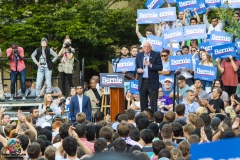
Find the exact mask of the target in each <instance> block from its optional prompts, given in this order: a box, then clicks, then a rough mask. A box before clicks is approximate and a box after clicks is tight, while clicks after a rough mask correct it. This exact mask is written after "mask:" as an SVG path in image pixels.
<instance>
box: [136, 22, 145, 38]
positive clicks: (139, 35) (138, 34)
mask: <svg viewBox="0 0 240 160" xmlns="http://www.w3.org/2000/svg"><path fill="white" fill-rule="evenodd" d="M138 21H139V19H136V34H137V36H138V39H141V38H142V37H143V36H142V34H141V33H140V32H139V26H138Z"/></svg>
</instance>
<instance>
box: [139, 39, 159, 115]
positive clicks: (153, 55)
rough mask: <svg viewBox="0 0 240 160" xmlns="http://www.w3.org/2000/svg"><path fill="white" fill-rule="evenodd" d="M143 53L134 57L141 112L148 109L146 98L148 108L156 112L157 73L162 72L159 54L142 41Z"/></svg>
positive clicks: (146, 42) (148, 43) (149, 44)
mask: <svg viewBox="0 0 240 160" xmlns="http://www.w3.org/2000/svg"><path fill="white" fill-rule="evenodd" d="M142 48H143V52H141V53H138V54H137V56H136V71H137V74H138V90H139V93H140V104H141V111H144V109H145V108H147V107H148V97H149V98H150V106H151V108H152V109H153V110H154V111H157V98H158V88H159V75H158V71H161V70H162V68H163V67H162V61H161V58H160V54H159V53H157V52H155V51H153V50H152V46H151V43H150V42H148V41H144V42H143V45H142Z"/></svg>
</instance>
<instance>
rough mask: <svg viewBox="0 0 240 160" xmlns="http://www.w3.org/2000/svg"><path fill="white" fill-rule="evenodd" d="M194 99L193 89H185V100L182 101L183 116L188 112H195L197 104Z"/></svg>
mask: <svg viewBox="0 0 240 160" xmlns="http://www.w3.org/2000/svg"><path fill="white" fill-rule="evenodd" d="M194 100H195V93H194V91H193V90H190V89H189V90H187V91H186V101H184V102H183V104H185V115H184V116H185V117H187V115H188V114H189V113H196V110H197V108H198V107H199V104H198V103H197V102H195V101H194Z"/></svg>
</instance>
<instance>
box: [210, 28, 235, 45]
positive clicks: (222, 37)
mask: <svg viewBox="0 0 240 160" xmlns="http://www.w3.org/2000/svg"><path fill="white" fill-rule="evenodd" d="M232 36H233V35H232V34H230V33H227V32H220V31H212V32H211V35H210V41H209V44H211V45H213V46H217V45H222V44H229V43H232Z"/></svg>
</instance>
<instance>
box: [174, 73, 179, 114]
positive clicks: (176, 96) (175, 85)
mask: <svg viewBox="0 0 240 160" xmlns="http://www.w3.org/2000/svg"><path fill="white" fill-rule="evenodd" d="M173 75H174V78H173V79H174V80H173V81H174V82H173V111H174V112H175V108H176V103H177V104H179V86H178V84H177V83H176V82H177V80H176V79H177V71H174V72H173ZM176 89H177V95H176ZM176 99H177V101H176Z"/></svg>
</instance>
